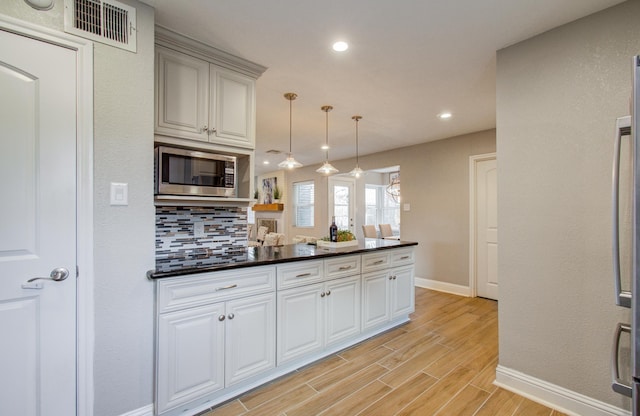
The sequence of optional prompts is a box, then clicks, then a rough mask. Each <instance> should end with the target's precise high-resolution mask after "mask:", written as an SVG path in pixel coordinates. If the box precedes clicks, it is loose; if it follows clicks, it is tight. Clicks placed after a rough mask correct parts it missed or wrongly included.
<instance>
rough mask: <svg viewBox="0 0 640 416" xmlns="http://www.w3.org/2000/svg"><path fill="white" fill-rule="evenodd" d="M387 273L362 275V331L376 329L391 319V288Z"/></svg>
mask: <svg viewBox="0 0 640 416" xmlns="http://www.w3.org/2000/svg"><path fill="white" fill-rule="evenodd" d="M389 278H390V275H389V273H388V272H387V271H381V272H373V273H368V274H364V275H362V329H363V330H365V329H369V328H374V327H376V326H378V325H382V324H385V323H387V322H388V321H389V319H390V314H389V311H390V308H389V287H390V282H391V281H390V280H389Z"/></svg>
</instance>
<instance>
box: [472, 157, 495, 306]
mask: <svg viewBox="0 0 640 416" xmlns="http://www.w3.org/2000/svg"><path fill="white" fill-rule="evenodd" d="M469 175H470V178H469V190H470V195H469V204H470V207H469V212H470V221H469V223H470V232H469V235H470V241H469V274H470V277H469V286H470V288H471V295H472V296H480V297H484V298H488V299H494V300H498V206H497V205H498V184H497V178H498V176H497V160H496V154H495V153H488V154H483V155H477V156H471V157H470V158H469Z"/></svg>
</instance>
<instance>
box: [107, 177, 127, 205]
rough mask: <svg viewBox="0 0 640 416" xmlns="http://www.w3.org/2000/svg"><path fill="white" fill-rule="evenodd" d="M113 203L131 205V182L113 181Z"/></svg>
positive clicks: (111, 202)
mask: <svg viewBox="0 0 640 416" xmlns="http://www.w3.org/2000/svg"><path fill="white" fill-rule="evenodd" d="M110 204H111V205H129V184H128V183H117V182H111V198H110Z"/></svg>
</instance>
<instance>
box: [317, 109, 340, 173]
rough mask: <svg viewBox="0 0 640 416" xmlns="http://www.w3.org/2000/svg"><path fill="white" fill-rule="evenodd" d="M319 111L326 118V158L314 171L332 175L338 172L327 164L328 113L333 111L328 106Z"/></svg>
mask: <svg viewBox="0 0 640 416" xmlns="http://www.w3.org/2000/svg"><path fill="white" fill-rule="evenodd" d="M320 109H321V110H322V111H324V112H325V113H326V118H327V128H326V131H327V134H326V139H325V147H326V149H327V150H326V152H327V153H326V155H327V157H326V159H325V161H324V163H323V164H322V166H320V167H319V168H318V169H317V170H316V172H318V173H322V174H324V175H333V174H334V173H338V172H339V171H338V169H336V168H334V167H333V166H331V163H329V111H331V110H333V107H331V106H330V105H325V106H322V107H321V108H320Z"/></svg>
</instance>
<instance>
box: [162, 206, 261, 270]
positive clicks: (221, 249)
mask: <svg viewBox="0 0 640 416" xmlns="http://www.w3.org/2000/svg"><path fill="white" fill-rule="evenodd" d="M196 221H202V222H203V225H204V235H203V236H202V237H196V236H195V234H194V225H195V222H196ZM247 240H248V238H247V212H246V211H245V210H243V209H242V208H240V207H169V206H167V207H162V206H158V207H156V262H158V261H161V260H166V259H167V258H169V257H173V258H174V259H175V258H180V257H185V258H186V257H189V256H192V255H194V254H195V255H200V254H202V253H208V255H209V256H215V257H221V258H226V257H233V256H236V255H237V254H238V252H239V251H240V250H242V251H243V252H244V250H245V249H246V247H247Z"/></svg>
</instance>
